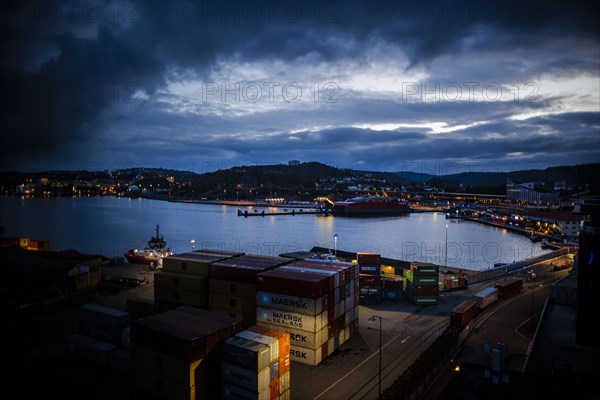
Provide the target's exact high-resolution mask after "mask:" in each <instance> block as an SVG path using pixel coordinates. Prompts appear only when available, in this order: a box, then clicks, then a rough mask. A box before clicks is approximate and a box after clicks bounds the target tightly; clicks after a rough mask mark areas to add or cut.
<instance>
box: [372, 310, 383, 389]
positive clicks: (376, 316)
mask: <svg viewBox="0 0 600 400" xmlns="http://www.w3.org/2000/svg"><path fill="white" fill-rule="evenodd" d="M375 319H379V397H378V398H379V399H381V319H382V318H381V317H380V316H378V315H372V316H371V317H370V318H369V321H375Z"/></svg>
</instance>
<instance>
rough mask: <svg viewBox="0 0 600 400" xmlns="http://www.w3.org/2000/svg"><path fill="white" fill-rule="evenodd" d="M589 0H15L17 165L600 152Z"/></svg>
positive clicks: (536, 159) (5, 117) (9, 55)
mask: <svg viewBox="0 0 600 400" xmlns="http://www.w3.org/2000/svg"><path fill="white" fill-rule="evenodd" d="M597 11H598V10H597V6H595V5H593V4H592V3H591V2H587V1H575V2H568V3H562V2H557V1H532V2H518V1H489V2H483V3H482V4H479V3H477V2H471V1H464V2H463V1H425V2H421V1H376V2H366V1H351V0H350V1H316V2H304V1H303V2H297V1H274V2H269V3H263V2H246V1H203V2H200V1H173V2H171V1H124V0H114V1H85V0H82V1H24V2H17V1H15V2H8V3H6V2H5V3H3V5H2V17H1V22H2V24H1V25H0V26H1V28H0V32H1V34H0V46H1V47H2V54H3V58H2V62H1V64H0V79H1V81H2V86H3V88H4V93H3V96H2V107H1V112H0V113H1V114H0V115H1V116H2V121H3V125H4V126H3V135H2V142H1V143H0V145H1V146H0V148H1V149H2V150H1V151H2V154H1V159H2V162H1V163H0V167H1V168H3V169H24V170H35V169H56V168H58V169H62V168H71V167H80V168H87V169H93V168H98V169H112V168H119V167H127V166H133V165H136V166H153V167H154V166H155V167H168V168H181V169H190V170H195V171H197V172H204V171H203V170H204V169H205V166H206V165H215V164H218V165H221V166H225V167H229V166H233V165H239V164H244V163H246V164H260V163H262V162H268V163H276V162H286V161H287V160H289V159H299V160H302V161H313V160H315V161H322V162H326V163H330V164H334V165H336V166H339V167H348V168H356V167H361V168H364V169H379V170H388V171H391V170H399V169H402V166H403V165H406V164H411V163H412V164H415V163H429V164H431V163H439V162H445V163H459V164H460V165H473V164H478V165H482V164H486V163H487V164H494V165H500V166H505V167H507V168H508V167H509V166H511V168H512V166H514V165H517V164H519V163H520V164H519V165H524V164H531V163H534V164H535V165H536V166H537V167H545V166H550V165H565V164H578V163H582V162H597V161H598V159H599V158H600V122H599V121H598V115H599V114H598V113H599V112H600V109H599V107H600V106H599V93H598V92H599V81H598V79H599V77H598V70H599V63H598V60H599V57H600V54H599V31H598V27H597V24H596V21H595V15H597Z"/></svg>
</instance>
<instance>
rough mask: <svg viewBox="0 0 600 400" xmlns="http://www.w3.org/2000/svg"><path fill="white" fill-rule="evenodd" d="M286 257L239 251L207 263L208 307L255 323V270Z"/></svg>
mask: <svg viewBox="0 0 600 400" xmlns="http://www.w3.org/2000/svg"><path fill="white" fill-rule="evenodd" d="M291 261H292V260H290V259H289V258H282V257H267V256H258V255H242V256H239V257H235V258H230V259H227V260H223V261H219V262H215V263H213V264H212V265H211V266H210V270H209V279H208V290H209V299H208V300H209V310H210V311H213V312H216V313H219V314H223V315H227V316H229V317H232V318H237V319H239V320H241V321H243V323H244V326H245V327H250V326H252V325H255V324H256V280H257V274H258V273H259V272H263V271H267V270H270V269H273V268H275V267H277V266H280V265H283V264H286V263H289V262H291Z"/></svg>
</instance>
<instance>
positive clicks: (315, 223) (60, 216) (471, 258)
mask: <svg viewBox="0 0 600 400" xmlns="http://www.w3.org/2000/svg"><path fill="white" fill-rule="evenodd" d="M238 209H245V208H243V207H242V208H240V207H232V206H220V205H205V204H185V203H170V202H165V201H157V200H147V199H129V198H117V197H81V198H21V197H2V198H0V225H1V226H4V227H5V229H4V236H7V237H27V238H32V239H49V240H50V246H51V249H52V250H65V249H72V248H74V249H77V250H79V251H80V252H84V253H93V254H103V255H105V256H108V257H111V256H122V255H123V253H124V252H125V251H126V250H127V249H129V248H132V247H144V246H146V242H147V241H148V239H149V238H150V237H151V236H152V235H153V234H154V230H155V227H156V224H159V225H160V231H161V234H163V235H164V236H165V240H166V241H167V246H168V247H170V248H171V250H173V251H174V252H176V253H181V252H185V251H190V250H192V244H191V240H195V244H194V246H195V249H199V248H201V247H205V248H212V249H221V250H241V251H244V252H246V253H252V254H263V255H279V254H281V253H284V252H290V251H307V250H310V249H311V248H312V247H313V246H322V247H329V248H334V235H335V234H337V235H338V239H337V249H338V250H346V251H353V252H355V251H368V252H378V253H381V254H382V255H383V256H384V257H391V258H397V259H402V260H406V261H426V262H433V263H437V264H440V265H444V264H445V263H446V258H447V265H448V266H455V267H460V268H469V269H477V270H479V269H487V268H491V267H493V265H494V264H495V263H503V262H512V261H515V260H520V259H523V258H527V257H530V256H532V255H539V254H542V253H545V252H546V250H542V249H541V247H540V244H539V243H532V242H531V241H530V240H529V239H528V238H526V237H524V236H522V235H520V234H517V233H512V232H509V231H507V230H505V229H500V228H494V227H490V226H487V225H483V224H478V223H474V222H468V221H458V220H447V219H446V218H445V215H444V214H443V213H414V214H410V215H407V216H400V217H382V218H343V217H333V216H321V215H296V216H291V215H290V216H287V215H285V216H265V217H249V218H244V217H238V216H237V210H238ZM260 210H262V209H260ZM265 210H266V211H268V210H269V209H265ZM250 212H253V210H252V209H250ZM446 224H448V230H447V241H446ZM446 248H447V257H445V249H446Z"/></svg>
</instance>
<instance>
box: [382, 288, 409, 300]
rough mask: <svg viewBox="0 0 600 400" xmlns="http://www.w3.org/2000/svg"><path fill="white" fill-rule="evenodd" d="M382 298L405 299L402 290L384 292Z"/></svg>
mask: <svg viewBox="0 0 600 400" xmlns="http://www.w3.org/2000/svg"><path fill="white" fill-rule="evenodd" d="M381 298H382V299H383V300H401V299H402V298H404V292H403V291H402V290H383V291H382V292H381Z"/></svg>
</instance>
